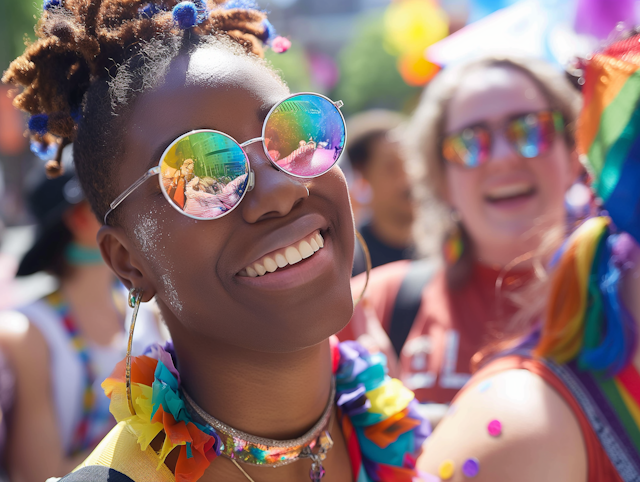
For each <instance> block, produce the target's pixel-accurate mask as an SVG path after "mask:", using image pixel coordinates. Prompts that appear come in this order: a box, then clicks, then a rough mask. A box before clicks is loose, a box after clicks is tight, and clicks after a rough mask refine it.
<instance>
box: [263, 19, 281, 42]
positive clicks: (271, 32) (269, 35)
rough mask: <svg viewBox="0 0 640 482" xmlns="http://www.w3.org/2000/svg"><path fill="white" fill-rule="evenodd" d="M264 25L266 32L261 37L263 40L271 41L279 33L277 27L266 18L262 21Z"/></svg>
mask: <svg viewBox="0 0 640 482" xmlns="http://www.w3.org/2000/svg"><path fill="white" fill-rule="evenodd" d="M262 26H263V27H264V34H263V37H262V39H261V40H262V41H263V42H266V43H268V42H271V41H272V40H273V39H274V38H276V37H277V36H278V33H277V32H276V28H275V27H274V26H273V24H272V23H271V22H269V20H267V19H266V18H265V19H264V20H263V21H262Z"/></svg>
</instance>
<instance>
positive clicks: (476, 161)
mask: <svg viewBox="0 0 640 482" xmlns="http://www.w3.org/2000/svg"><path fill="white" fill-rule="evenodd" d="M490 149H491V134H490V133H489V131H487V130H486V129H484V128H482V127H468V128H466V129H465V130H463V131H462V132H460V133H459V134H454V135H451V136H448V137H445V139H444V142H443V144H442V155H443V157H444V158H445V160H446V161H447V162H450V163H452V164H458V165H461V166H464V167H477V166H479V165H481V164H483V163H484V162H485V161H486V160H487V158H488V157H489V151H490Z"/></svg>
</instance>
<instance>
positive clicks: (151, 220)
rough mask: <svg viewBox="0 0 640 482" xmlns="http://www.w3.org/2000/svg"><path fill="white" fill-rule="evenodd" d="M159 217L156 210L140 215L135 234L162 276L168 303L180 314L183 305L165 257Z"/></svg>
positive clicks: (170, 267) (169, 263)
mask: <svg viewBox="0 0 640 482" xmlns="http://www.w3.org/2000/svg"><path fill="white" fill-rule="evenodd" d="M159 216H161V213H158V212H157V211H156V210H153V211H152V212H150V213H145V214H140V215H139V216H138V223H137V225H136V227H135V229H134V234H135V237H136V240H137V241H138V244H139V246H140V249H141V251H142V252H143V254H144V255H145V256H146V257H147V259H148V260H150V261H151V263H152V265H153V268H154V270H155V271H156V272H157V274H158V275H159V276H160V281H161V283H162V287H163V290H164V292H165V294H166V296H167V300H166V301H167V302H168V303H169V304H170V305H171V307H172V308H173V309H174V310H175V311H176V312H178V313H180V312H182V309H183V305H182V302H181V301H180V296H179V295H178V292H177V291H176V289H175V284H174V283H173V280H172V278H171V273H172V272H173V266H172V263H171V262H170V261H169V260H168V259H167V257H166V256H165V249H166V246H164V243H162V238H163V230H161V229H160V228H159V226H158V217H159ZM166 237H167V238H170V237H171V235H170V233H167V234H166Z"/></svg>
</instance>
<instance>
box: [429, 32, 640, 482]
mask: <svg viewBox="0 0 640 482" xmlns="http://www.w3.org/2000/svg"><path fill="white" fill-rule="evenodd" d="M580 70H581V71H582V72H583V73H582V77H581V78H582V83H583V84H584V87H583V94H584V104H585V105H584V108H583V110H582V114H581V115H580V120H579V122H578V129H577V133H576V139H577V145H578V150H579V152H580V154H581V159H583V160H584V161H585V164H586V165H587V168H588V170H589V172H590V174H591V180H592V183H591V187H592V189H593V192H594V194H595V195H596V196H597V198H598V200H599V208H600V209H601V213H600V216H596V217H592V218H590V219H588V220H586V221H585V222H584V223H583V224H581V225H580V226H579V227H578V228H577V229H576V230H575V231H574V232H573V233H572V235H571V236H570V237H569V239H568V240H567V241H566V242H565V243H564V244H563V245H562V247H561V249H560V250H559V251H558V252H557V253H556V254H554V256H553V263H552V266H551V270H552V271H551V273H550V276H545V277H541V278H540V280H539V281H538V282H537V283H532V284H531V285H530V289H529V293H528V294H527V295H528V296H527V297H526V301H527V303H526V304H524V305H523V306H524V308H523V309H524V315H525V316H526V317H527V318H529V319H530V320H532V322H533V328H532V329H531V330H526V331H525V332H524V335H522V333H519V334H518V336H515V337H512V338H511V339H510V340H505V341H504V342H503V343H501V344H500V345H501V346H494V347H489V348H491V349H486V350H484V353H483V355H484V357H483V359H482V361H481V369H480V370H479V371H477V372H476V373H474V376H473V378H472V379H471V381H470V382H469V383H468V384H467V385H466V386H465V387H464V388H463V389H462V391H461V392H460V393H459V394H458V396H457V397H456V398H455V400H454V403H453V405H452V408H453V410H452V411H451V412H450V413H451V414H450V415H449V414H447V417H446V418H445V419H444V420H443V421H442V422H441V424H440V425H439V426H438V428H437V429H436V430H435V431H434V433H433V434H432V435H431V436H430V437H429V440H428V442H427V445H426V448H425V451H424V453H423V455H424V457H423V458H422V459H421V460H420V462H419V466H420V468H422V469H423V470H426V471H427V472H429V473H432V474H437V475H439V477H440V478H442V479H446V480H451V481H452V482H456V481H463V480H468V477H475V476H477V478H478V480H491V481H493V482H507V481H509V482H510V481H513V480H517V481H519V482H533V481H536V482H537V481H541V480H544V481H548V480H553V481H556V480H558V481H559V480H561V481H564V482H622V481H634V480H638V477H639V474H640V417H638V414H639V413H640V373H639V370H640V356H639V352H638V343H639V341H640V336H639V332H638V320H639V319H640V296H639V295H640V264H639V263H640V247H639V245H638V243H640V217H639V216H638V212H640V192H639V191H638V185H639V183H640V123H639V122H638V118H640V83H639V82H638V79H639V75H638V74H639V72H640V29H636V30H635V31H632V32H630V33H627V34H624V35H622V38H620V39H617V40H616V41H614V42H613V44H612V45H610V46H608V47H606V48H604V49H603V50H601V51H599V52H596V53H595V54H593V55H591V56H589V59H588V60H586V61H584V62H582V67H581V69H580ZM549 257H550V256H549V255H548V256H547V258H549Z"/></svg>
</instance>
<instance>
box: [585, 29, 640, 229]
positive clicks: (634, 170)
mask: <svg viewBox="0 0 640 482" xmlns="http://www.w3.org/2000/svg"><path fill="white" fill-rule="evenodd" d="M584 78H585V85H584V89H583V96H584V108H583V110H582V114H581V116H580V119H579V121H578V130H577V133H576V140H577V144H578V150H579V151H580V152H581V153H582V154H583V155H585V156H586V162H587V163H588V166H589V167H590V172H591V175H592V176H593V186H592V187H593V189H594V191H595V193H596V194H597V195H598V196H599V197H600V198H601V199H602V201H603V202H604V208H605V209H606V210H607V211H608V212H609V215H610V216H611V218H612V219H613V222H614V223H615V224H616V226H617V227H618V228H619V229H620V230H621V231H625V232H628V233H629V234H631V235H632V236H633V237H634V238H635V239H636V240H637V241H639V242H640V222H638V219H639V217H640V189H637V185H638V181H639V180H640V109H638V105H639V102H640V42H638V36H637V35H635V36H633V37H631V38H628V39H626V40H620V41H618V42H615V43H613V44H612V45H611V46H609V47H608V48H606V49H605V50H603V51H602V52H598V53H596V54H594V55H593V58H592V59H591V60H590V61H589V63H588V65H587V67H586V71H585V77H584Z"/></svg>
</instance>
